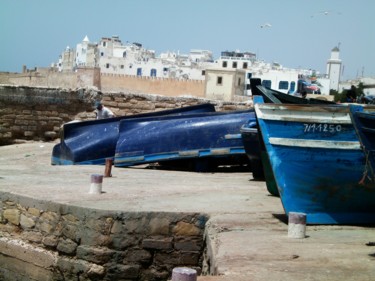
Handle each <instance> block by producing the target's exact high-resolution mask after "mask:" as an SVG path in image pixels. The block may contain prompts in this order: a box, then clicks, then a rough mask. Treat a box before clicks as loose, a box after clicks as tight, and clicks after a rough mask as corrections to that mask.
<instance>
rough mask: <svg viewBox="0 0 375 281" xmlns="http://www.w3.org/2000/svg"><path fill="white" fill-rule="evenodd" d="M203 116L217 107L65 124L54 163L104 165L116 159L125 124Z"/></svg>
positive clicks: (201, 106) (192, 108)
mask: <svg viewBox="0 0 375 281" xmlns="http://www.w3.org/2000/svg"><path fill="white" fill-rule="evenodd" d="M199 112H215V107H214V105H213V104H200V105H193V106H186V107H181V108H176V109H169V110H162V111H155V112H150V113H144V114H136V115H129V116H121V117H115V118H108V119H101V120H90V121H83V122H72V123H67V124H64V126H63V128H62V132H61V138H60V143H59V144H57V145H55V146H54V148H53V151H52V157H51V163H52V164H53V165H74V164H79V165H84V164H89V165H98V164H104V163H105V160H106V158H114V156H115V151H116V143H117V140H118V137H119V124H120V122H121V121H122V120H129V119H135V118H142V117H157V116H162V115H183V114H191V113H199Z"/></svg>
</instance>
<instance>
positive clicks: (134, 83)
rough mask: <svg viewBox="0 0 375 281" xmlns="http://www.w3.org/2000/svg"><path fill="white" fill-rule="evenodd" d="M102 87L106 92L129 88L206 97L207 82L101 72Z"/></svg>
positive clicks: (146, 91)
mask: <svg viewBox="0 0 375 281" xmlns="http://www.w3.org/2000/svg"><path fill="white" fill-rule="evenodd" d="M101 87H102V88H101V89H102V91H104V92H108V91H123V90H124V89H128V90H132V91H134V92H140V93H150V94H158V95H163V96H168V97H179V96H189V97H197V98H204V97H205V82H204V81H200V80H179V79H169V78H154V77H139V76H132V75H116V74H101Z"/></svg>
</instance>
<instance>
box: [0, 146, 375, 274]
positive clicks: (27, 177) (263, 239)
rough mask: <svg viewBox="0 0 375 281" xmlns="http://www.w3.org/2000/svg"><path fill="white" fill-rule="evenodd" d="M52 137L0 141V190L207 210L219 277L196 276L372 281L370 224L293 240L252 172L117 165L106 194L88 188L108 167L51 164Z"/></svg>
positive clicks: (111, 205)
mask: <svg viewBox="0 0 375 281" xmlns="http://www.w3.org/2000/svg"><path fill="white" fill-rule="evenodd" d="M54 145H55V143H41V142H29V143H25V144H15V145H11V146H2V147H0V191H1V192H9V193H12V194H15V195H20V196H21V195H22V196H26V197H29V198H30V200H32V199H33V198H35V200H47V201H51V202H57V203H61V204H68V205H75V206H79V207H85V208H94V209H103V210H121V211H129V212H132V211H137V212H140V211H147V212H153V211H155V212H162V211H169V212H176V213H178V212H202V213H206V214H209V216H210V220H209V221H208V223H207V225H206V231H207V235H208V240H207V242H208V254H209V255H211V261H212V262H211V267H212V269H214V271H215V272H216V274H217V275H216V276H199V277H198V281H227V280H228V281H229V280H231V281H232V280H236V281H245V280H246V281H248V280H273V281H275V280H289V281H294V280H296V281H297V280H298V281H300V280H374V278H375V246H371V245H373V244H375V243H369V242H374V241H375V229H374V228H373V226H307V227H306V235H307V237H306V238H304V239H292V238H288V225H287V219H286V216H285V215H284V211H283V207H282V205H281V201H280V199H279V198H278V197H274V196H271V195H270V194H269V193H268V192H267V189H266V185H265V183H264V182H262V181H254V180H252V175H251V173H248V172H230V171H225V170H223V171H222V172H217V173H193V172H180V171H170V170H169V171H167V170H158V169H149V168H146V167H145V166H140V167H133V168H115V167H114V168H112V177H108V178H104V180H103V193H102V194H100V195H99V194H89V192H88V191H89V187H90V175H92V174H103V173H104V168H105V167H104V166H52V165H50V157H51V152H52V148H53V146H54Z"/></svg>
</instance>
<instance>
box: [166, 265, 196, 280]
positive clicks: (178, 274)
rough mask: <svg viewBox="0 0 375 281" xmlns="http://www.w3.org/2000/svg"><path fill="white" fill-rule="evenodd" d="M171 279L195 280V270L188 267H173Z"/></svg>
mask: <svg viewBox="0 0 375 281" xmlns="http://www.w3.org/2000/svg"><path fill="white" fill-rule="evenodd" d="M172 281H197V271H196V270H195V269H192V268H188V267H175V268H174V269H173V271H172Z"/></svg>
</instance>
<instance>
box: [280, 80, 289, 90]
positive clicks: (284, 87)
mask: <svg viewBox="0 0 375 281" xmlns="http://www.w3.org/2000/svg"><path fill="white" fill-rule="evenodd" d="M288 88H289V82H288V81H280V82H279V90H288Z"/></svg>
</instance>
